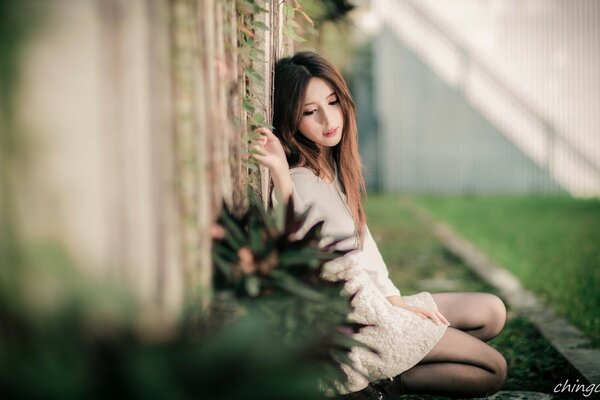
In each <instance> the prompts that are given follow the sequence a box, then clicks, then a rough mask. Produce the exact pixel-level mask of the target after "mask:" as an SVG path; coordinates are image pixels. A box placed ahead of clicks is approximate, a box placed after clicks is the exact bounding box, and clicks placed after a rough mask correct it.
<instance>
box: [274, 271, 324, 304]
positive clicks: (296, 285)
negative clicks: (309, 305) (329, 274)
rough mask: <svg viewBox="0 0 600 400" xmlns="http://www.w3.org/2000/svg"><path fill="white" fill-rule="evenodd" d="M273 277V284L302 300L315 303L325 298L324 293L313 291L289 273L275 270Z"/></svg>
mask: <svg viewBox="0 0 600 400" xmlns="http://www.w3.org/2000/svg"><path fill="white" fill-rule="evenodd" d="M271 276H272V277H273V278H274V279H273V283H274V284H275V285H277V286H279V287H281V288H282V289H284V290H287V291H288V292H290V293H293V294H295V295H297V296H299V297H301V298H304V299H307V300H313V301H321V300H323V299H324V298H325V296H324V295H323V293H319V292H317V291H316V290H313V289H312V288H310V287H309V286H306V285H305V284H304V283H302V281H300V280H298V279H296V278H294V277H293V276H291V275H289V274H288V273H286V272H284V271H281V270H277V269H274V270H273V271H271Z"/></svg>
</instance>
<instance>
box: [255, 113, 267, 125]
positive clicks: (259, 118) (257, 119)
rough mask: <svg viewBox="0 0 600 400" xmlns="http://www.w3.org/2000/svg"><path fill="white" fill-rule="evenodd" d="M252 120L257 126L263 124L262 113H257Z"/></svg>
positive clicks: (263, 117)
mask: <svg viewBox="0 0 600 400" xmlns="http://www.w3.org/2000/svg"><path fill="white" fill-rule="evenodd" d="M252 119H253V120H254V122H256V123H257V124H263V123H264V122H265V114H263V113H262V112H257V113H255V114H254V115H253V116H252Z"/></svg>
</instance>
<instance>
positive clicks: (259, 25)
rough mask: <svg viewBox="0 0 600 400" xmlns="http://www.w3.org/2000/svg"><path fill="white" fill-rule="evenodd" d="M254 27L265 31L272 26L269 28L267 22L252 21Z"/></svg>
mask: <svg viewBox="0 0 600 400" xmlns="http://www.w3.org/2000/svg"><path fill="white" fill-rule="evenodd" d="M251 25H252V26H253V27H255V28H257V29H261V30H263V31H270V30H271V28H269V26H268V25H267V24H265V23H264V22H261V21H252V24H251Z"/></svg>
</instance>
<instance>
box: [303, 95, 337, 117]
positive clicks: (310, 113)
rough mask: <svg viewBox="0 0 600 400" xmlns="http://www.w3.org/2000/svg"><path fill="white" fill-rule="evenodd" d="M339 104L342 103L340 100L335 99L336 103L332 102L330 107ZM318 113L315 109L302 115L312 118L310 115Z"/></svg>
mask: <svg viewBox="0 0 600 400" xmlns="http://www.w3.org/2000/svg"><path fill="white" fill-rule="evenodd" d="M339 102H340V100H339V99H335V100H334V101H332V102H331V103H329V105H330V106H334V105H336V104H337V103H339ZM316 112H317V109H316V108H315V109H314V110H311V111H305V112H303V113H302V115H304V116H307V117H308V116H310V115H313V114H314V113H316Z"/></svg>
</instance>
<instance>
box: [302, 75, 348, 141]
mask: <svg viewBox="0 0 600 400" xmlns="http://www.w3.org/2000/svg"><path fill="white" fill-rule="evenodd" d="M298 130H299V131H300V133H301V134H302V135H304V136H305V137H306V138H307V139H310V140H311V141H313V142H314V143H315V144H317V146H319V147H321V148H322V147H333V146H335V145H337V144H338V143H339V142H340V140H341V139H342V132H343V130H344V116H343V114H342V107H341V105H340V102H339V100H338V98H337V94H336V93H335V91H334V90H333V88H332V87H331V86H330V85H329V83H328V82H327V81H325V80H323V79H321V78H311V79H310V81H309V82H308V87H307V88H306V94H305V95H304V102H303V106H302V117H301V119H300V125H299V126H298Z"/></svg>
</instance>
